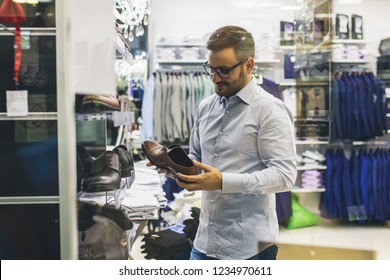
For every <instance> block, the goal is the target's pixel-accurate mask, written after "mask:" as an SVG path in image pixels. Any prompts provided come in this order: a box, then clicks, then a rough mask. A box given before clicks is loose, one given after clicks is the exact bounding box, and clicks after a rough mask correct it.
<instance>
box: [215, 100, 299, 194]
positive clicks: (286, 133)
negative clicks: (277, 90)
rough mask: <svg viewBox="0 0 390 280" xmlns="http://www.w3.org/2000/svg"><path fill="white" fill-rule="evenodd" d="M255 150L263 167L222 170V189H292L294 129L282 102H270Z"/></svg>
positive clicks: (259, 191)
mask: <svg viewBox="0 0 390 280" xmlns="http://www.w3.org/2000/svg"><path fill="white" fill-rule="evenodd" d="M257 150H258V156H259V158H260V160H261V162H262V163H263V164H264V166H265V168H262V169H261V170H260V168H259V170H258V171H254V172H252V173H244V174H237V173H231V172H222V192H223V193H261V194H265V193H276V192H284V191H291V190H292V188H293V187H294V184H295V180H296V177H297V166H296V147H295V133H294V127H293V118H292V114H291V112H290V111H289V110H288V109H287V107H286V106H284V105H283V104H281V103H276V104H274V105H273V106H272V109H270V113H269V114H267V116H266V117H265V118H264V119H263V120H262V121H261V128H260V131H259V133H258V137H257Z"/></svg>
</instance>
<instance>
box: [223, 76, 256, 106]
mask: <svg viewBox="0 0 390 280" xmlns="http://www.w3.org/2000/svg"><path fill="white" fill-rule="evenodd" d="M257 88H258V85H257V83H256V80H255V79H253V78H252V80H250V82H249V83H247V84H246V86H244V87H243V88H242V89H241V90H240V91H239V92H238V93H237V94H236V95H234V96H236V97H238V98H240V99H241V100H242V101H244V102H245V103H246V104H249V103H250V102H251V100H252V98H253V95H254V94H255V92H256V89H257ZM225 102H228V99H227V98H226V97H225V96H220V97H219V103H225Z"/></svg>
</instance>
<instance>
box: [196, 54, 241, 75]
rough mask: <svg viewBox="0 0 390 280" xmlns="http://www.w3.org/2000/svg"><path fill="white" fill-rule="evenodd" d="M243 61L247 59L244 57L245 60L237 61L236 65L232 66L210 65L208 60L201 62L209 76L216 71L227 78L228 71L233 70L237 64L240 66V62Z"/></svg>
mask: <svg viewBox="0 0 390 280" xmlns="http://www.w3.org/2000/svg"><path fill="white" fill-rule="evenodd" d="M245 61H247V60H246V59H245V60H243V61H241V62H239V63H237V64H236V65H233V66H232V67H217V68H214V67H212V66H211V65H210V64H209V63H208V61H206V62H205V63H203V68H204V70H206V72H207V73H208V74H209V75H211V76H213V75H214V74H215V73H217V74H218V75H219V76H220V77H221V78H228V77H229V73H230V72H231V71H233V70H234V68H236V67H237V66H240V65H241V64H243V63H244V62H245Z"/></svg>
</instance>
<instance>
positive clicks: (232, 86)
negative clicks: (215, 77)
mask: <svg viewBox="0 0 390 280" xmlns="http://www.w3.org/2000/svg"><path fill="white" fill-rule="evenodd" d="M247 83H248V80H247V75H246V74H245V72H244V68H243V67H240V74H239V76H238V78H237V79H235V80H234V81H226V80H221V81H219V82H218V83H216V84H215V92H216V94H217V95H219V96H225V97H230V96H233V95H235V94H237V93H238V92H239V91H240V90H241V89H242V88H243V87H244V86H246V84H247Z"/></svg>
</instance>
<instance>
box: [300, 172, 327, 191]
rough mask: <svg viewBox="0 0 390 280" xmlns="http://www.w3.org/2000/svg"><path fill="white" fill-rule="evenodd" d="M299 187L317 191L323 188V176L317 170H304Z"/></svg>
mask: <svg viewBox="0 0 390 280" xmlns="http://www.w3.org/2000/svg"><path fill="white" fill-rule="evenodd" d="M301 187H302V188H304V189H319V188H323V187H324V180H323V174H322V172H321V171H318V170H305V171H304V172H302V174H301Z"/></svg>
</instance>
